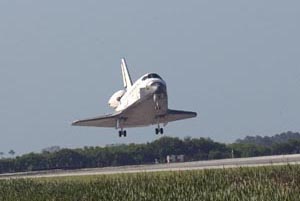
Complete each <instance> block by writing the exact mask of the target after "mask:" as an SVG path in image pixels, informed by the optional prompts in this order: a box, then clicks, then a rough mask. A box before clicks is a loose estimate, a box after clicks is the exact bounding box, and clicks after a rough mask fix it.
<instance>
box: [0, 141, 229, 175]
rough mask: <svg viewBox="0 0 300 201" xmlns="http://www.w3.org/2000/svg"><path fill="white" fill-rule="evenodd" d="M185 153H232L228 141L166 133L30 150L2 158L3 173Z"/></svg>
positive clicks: (204, 156)
mask: <svg viewBox="0 0 300 201" xmlns="http://www.w3.org/2000/svg"><path fill="white" fill-rule="evenodd" d="M172 154H174V155H180V154H184V155H185V160H188V161H191V160H208V159H217V158H227V157H230V154H231V150H230V149H229V148H228V147H226V145H225V144H221V143H217V142H214V141H212V140H210V139H205V138H200V139H191V138H185V139H184V140H180V139H179V138H171V137H162V138H160V139H158V140H156V141H154V142H152V143H147V144H129V145H113V146H106V147H84V148H83V149H61V150H59V151H56V152H43V153H29V154H25V155H23V156H20V157H16V158H14V159H12V158H10V159H2V160H0V173H4V172H19V171H32V170H46V169H77V168H90V167H106V166H121V165H133V164H150V163H154V162H155V159H156V160H157V161H159V162H165V159H166V156H167V155H172Z"/></svg>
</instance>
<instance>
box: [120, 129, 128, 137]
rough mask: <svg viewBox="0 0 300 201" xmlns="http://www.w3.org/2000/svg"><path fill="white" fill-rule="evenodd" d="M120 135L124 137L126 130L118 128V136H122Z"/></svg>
mask: <svg viewBox="0 0 300 201" xmlns="http://www.w3.org/2000/svg"><path fill="white" fill-rule="evenodd" d="M122 136H124V137H126V136H127V132H126V130H120V131H119V137H122Z"/></svg>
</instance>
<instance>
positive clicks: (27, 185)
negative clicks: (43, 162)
mask: <svg viewBox="0 0 300 201" xmlns="http://www.w3.org/2000/svg"><path fill="white" fill-rule="evenodd" d="M299 192H300V166H291V165H287V166H273V167H259V168H235V169H219V170H202V171H183V172H181V171H179V172H164V173H141V174H119V175H106V176H104V175H102V176H81V177H66V178H52V179H45V178H44V179H26V180H25V179H23V180H22V179H21V180H17V179H14V180H0V200H6V201H10V200H23V201H27V200H28V201H32V200H53V201H57V200H64V201H68V200H72V201H73V200H115V201H118V200H132V201H135V200H137V201H140V200H145V201H146V200H161V201H164V200H174V201H176V200H180V201H185V200H189V201H192V200H203V201H205V200H209V201H212V200H213V201H219V200H220V201H224V200H232V201H244V200H245V201H246V200H247V201H248V200H260V201H265V200H266V201H267V200H300V194H299Z"/></svg>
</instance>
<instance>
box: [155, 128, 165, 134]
mask: <svg viewBox="0 0 300 201" xmlns="http://www.w3.org/2000/svg"><path fill="white" fill-rule="evenodd" d="M159 133H160V134H164V129H163V128H156V129H155V134H156V135H158V134H159Z"/></svg>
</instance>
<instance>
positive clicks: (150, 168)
mask: <svg viewBox="0 0 300 201" xmlns="http://www.w3.org/2000/svg"><path fill="white" fill-rule="evenodd" d="M286 164H300V154H293V155H278V156H263V157H252V158H234V159H222V160H209V161H195V162H184V163H169V164H166V163H164V164H150V165H131V166H121V167H106V168H89V169H78V170H50V171H33V172H21V173H8V174H0V179H17V178H40V177H63V176H83V175H104V174H124V173H139V172H158V171H184V170H201V169H219V168H237V167H255V166H270V165H286Z"/></svg>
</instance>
